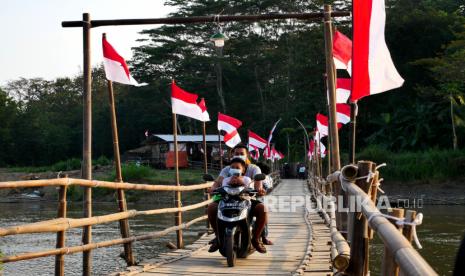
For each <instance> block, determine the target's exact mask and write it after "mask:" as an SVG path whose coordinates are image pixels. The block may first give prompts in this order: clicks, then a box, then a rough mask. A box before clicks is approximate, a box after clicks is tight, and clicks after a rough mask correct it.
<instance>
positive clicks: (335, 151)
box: [324, 5, 341, 171]
mask: <svg viewBox="0 0 465 276" xmlns="http://www.w3.org/2000/svg"><path fill="white" fill-rule="evenodd" d="M324 10H325V12H324V29H325V54H326V74H327V76H328V81H327V83H328V92H329V93H328V94H329V109H330V112H329V125H330V127H331V129H330V130H329V133H330V135H331V145H330V148H331V160H332V161H331V163H332V169H333V170H334V171H336V170H340V169H341V160H340V157H339V136H338V129H337V117H336V116H337V114H336V87H335V80H336V78H335V76H334V61H333V34H332V25H333V24H332V21H331V13H332V8H331V5H325V6H324Z"/></svg>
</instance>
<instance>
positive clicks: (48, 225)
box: [0, 177, 213, 275]
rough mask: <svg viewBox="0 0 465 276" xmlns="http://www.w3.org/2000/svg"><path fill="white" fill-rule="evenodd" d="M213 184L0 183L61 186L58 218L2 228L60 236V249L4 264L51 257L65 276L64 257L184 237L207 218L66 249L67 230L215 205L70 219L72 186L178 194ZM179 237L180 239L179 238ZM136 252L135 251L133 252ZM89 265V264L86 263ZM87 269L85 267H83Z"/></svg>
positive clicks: (1, 232)
mask: <svg viewBox="0 0 465 276" xmlns="http://www.w3.org/2000/svg"><path fill="white" fill-rule="evenodd" d="M212 185H213V182H207V183H203V184H198V185H190V186H170V185H151V184H133V183H125V182H109V181H98V180H86V179H75V178H67V177H65V178H57V179H46V180H25V181H8V182H0V189H18V188H37V187H53V186H55V187H60V188H59V204H58V216H57V218H56V219H51V220H44V221H39V222H35V223H29V224H23V225H17V226H12V227H3V228H0V237H4V236H8V235H20V234H31V233H50V232H52V233H54V232H56V233H57V242H56V249H50V250H45V251H39V252H27V253H21V254H17V255H14V256H2V257H0V263H8V262H16V261H22V260H29V259H35V258H42V257H48V256H53V255H55V256H56V259H55V275H64V255H67V254H73V253H78V252H90V251H91V250H93V249H97V248H102V247H109V246H115V245H129V246H131V244H132V243H133V242H135V241H141V240H148V239H154V238H158V237H161V236H164V235H167V234H169V233H171V232H174V231H176V232H177V233H180V235H181V238H182V230H183V229H186V228H188V227H189V226H191V225H192V224H194V223H197V222H200V221H204V220H206V219H207V216H206V215H203V216H200V217H197V218H195V219H193V220H191V221H189V222H185V223H179V225H175V226H172V227H168V228H166V229H164V230H162V231H157V232H151V233H147V234H144V235H138V236H122V237H121V238H119V239H113V240H107V241H101V242H95V243H92V242H90V243H85V244H82V245H79V246H72V247H66V246H65V234H66V231H67V230H69V229H72V228H79V227H87V228H88V227H91V226H93V225H97V224H105V223H110V222H115V221H120V222H121V221H123V220H127V219H130V218H134V217H136V216H148V215H159V214H167V213H174V214H178V215H179V217H180V214H181V213H183V212H187V211H190V210H194V209H198V208H201V207H205V206H207V205H208V204H209V203H211V202H212V200H211V199H209V200H205V201H202V202H199V203H196V204H192V205H188V206H183V207H181V206H179V207H178V206H177V207H173V208H162V209H153V210H127V211H122V212H117V213H112V214H107V215H101V216H91V217H84V218H68V217H67V202H66V193H67V188H68V187H69V186H80V187H85V188H89V189H92V188H97V187H99V188H107V189H114V190H138V191H150V192H160V191H174V192H178V193H179V194H181V192H187V191H195V190H203V189H207V188H209V187H211V186H212ZM177 238H178V236H177ZM131 252H132V250H131ZM84 266H85V264H84ZM83 269H85V267H83Z"/></svg>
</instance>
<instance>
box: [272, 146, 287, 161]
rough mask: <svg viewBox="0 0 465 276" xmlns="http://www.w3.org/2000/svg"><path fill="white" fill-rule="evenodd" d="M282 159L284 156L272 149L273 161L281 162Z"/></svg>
mask: <svg viewBox="0 0 465 276" xmlns="http://www.w3.org/2000/svg"><path fill="white" fill-rule="evenodd" d="M283 158H284V154H282V153H281V152H279V151H277V150H276V149H273V159H274V160H281V159H283Z"/></svg>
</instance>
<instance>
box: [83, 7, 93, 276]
mask: <svg viewBox="0 0 465 276" xmlns="http://www.w3.org/2000/svg"><path fill="white" fill-rule="evenodd" d="M81 24H82V25H81V26H82V33H83V48H84V67H83V70H84V93H83V96H84V105H83V106H84V112H83V116H84V118H83V123H84V128H83V143H82V146H83V149H82V178H84V179H92V68H91V66H92V63H91V53H90V49H91V46H90V30H91V28H92V24H91V21H90V15H89V14H88V13H84V14H83V15H82V22H81ZM83 204H84V206H83V209H84V214H83V215H84V217H91V216H92V189H91V188H85V190H84V199H83ZM91 242H92V228H91V227H90V226H86V227H84V229H83V231H82V243H83V244H88V243H91ZM91 272H92V263H91V251H90V250H88V251H84V252H83V256H82V274H83V275H86V276H88V275H91Z"/></svg>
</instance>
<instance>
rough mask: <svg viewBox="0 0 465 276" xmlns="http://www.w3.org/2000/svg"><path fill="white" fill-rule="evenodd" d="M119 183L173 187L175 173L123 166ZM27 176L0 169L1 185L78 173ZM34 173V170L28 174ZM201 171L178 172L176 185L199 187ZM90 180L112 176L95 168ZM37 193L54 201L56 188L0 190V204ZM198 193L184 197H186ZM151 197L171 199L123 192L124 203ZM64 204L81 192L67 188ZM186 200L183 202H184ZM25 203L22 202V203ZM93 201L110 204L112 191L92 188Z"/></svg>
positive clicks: (110, 171)
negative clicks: (122, 181) (3, 182)
mask: <svg viewBox="0 0 465 276" xmlns="http://www.w3.org/2000/svg"><path fill="white" fill-rule="evenodd" d="M122 169H123V170H122V172H123V179H124V180H125V181H126V182H131V183H143V184H154V185H155V184H157V185H174V184H176V183H175V171H174V170H157V169H153V168H150V167H145V166H137V165H134V164H129V165H124V166H123V168H122ZM27 171H28V172H27V173H21V172H18V171H17V170H13V171H11V170H10V169H0V182H1V181H18V180H34V179H52V178H56V177H57V176H59V175H65V174H66V175H68V177H71V178H80V174H81V173H80V171H79V170H72V171H62V172H59V173H58V172H51V171H46V172H34V173H31V172H30V171H31V170H27ZM32 171H34V170H32ZM202 176H203V172H202V170H199V169H198V170H195V169H182V170H180V182H181V184H182V185H192V184H200V183H203V182H204V181H203V179H202ZM93 177H94V179H97V180H104V181H113V180H114V179H115V172H114V170H113V168H112V167H111V166H96V167H94V169H93ZM34 191H37V192H38V193H40V194H41V196H42V198H41V200H42V201H55V200H56V199H57V190H56V187H43V188H28V189H8V190H1V189H0V202H17V201H18V195H22V194H30V193H32V192H34ZM194 193H198V192H191V193H186V197H188V198H189V197H190V195H192V194H194ZM154 195H157V196H156V198H171V197H172V193H170V192H152V193H147V192H145V191H130V190H129V191H126V198H127V201H128V202H139V201H144V200H153V198H154ZM67 197H68V201H70V202H77V201H81V200H82V198H83V189H81V188H80V187H79V186H71V187H70V188H69V189H68V191H67ZM188 198H187V199H188ZM25 200H26V199H25ZM93 200H94V201H96V202H114V200H115V191H114V190H112V189H104V188H94V189H93Z"/></svg>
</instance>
